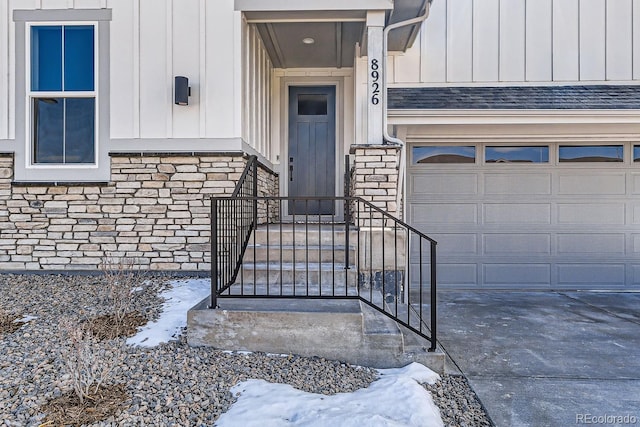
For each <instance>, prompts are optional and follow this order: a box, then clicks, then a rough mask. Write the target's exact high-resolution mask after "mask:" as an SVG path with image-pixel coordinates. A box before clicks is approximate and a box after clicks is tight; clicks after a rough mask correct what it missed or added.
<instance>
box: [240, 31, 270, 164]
mask: <svg viewBox="0 0 640 427" xmlns="http://www.w3.org/2000/svg"><path fill="white" fill-rule="evenodd" d="M242 38H243V41H244V42H243V44H242V64H243V65H242V70H243V78H242V80H243V82H244V88H243V103H242V104H243V107H242V122H243V128H242V137H243V139H244V140H245V141H247V142H249V143H250V144H251V145H252V146H253V148H255V149H256V150H257V151H258V152H260V153H263V154H264V155H265V156H266V157H267V158H271V156H272V154H273V153H272V151H273V150H272V147H271V142H270V141H271V116H272V114H271V98H272V96H271V95H272V91H271V88H272V77H273V65H272V63H271V60H270V59H269V56H268V54H267V51H266V49H265V47H264V44H263V42H262V39H261V38H260V35H259V34H258V31H257V29H256V26H255V25H253V24H247V23H246V22H245V21H244V19H243V21H242Z"/></svg>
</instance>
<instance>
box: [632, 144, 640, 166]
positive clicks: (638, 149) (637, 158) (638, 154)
mask: <svg viewBox="0 0 640 427" xmlns="http://www.w3.org/2000/svg"><path fill="white" fill-rule="evenodd" d="M633 161H634V162H640V145H634V146H633Z"/></svg>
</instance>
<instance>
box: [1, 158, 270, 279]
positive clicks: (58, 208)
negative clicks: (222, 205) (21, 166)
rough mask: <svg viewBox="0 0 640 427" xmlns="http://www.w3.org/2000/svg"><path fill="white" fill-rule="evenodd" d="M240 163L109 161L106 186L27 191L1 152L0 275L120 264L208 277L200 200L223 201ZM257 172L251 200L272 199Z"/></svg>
mask: <svg viewBox="0 0 640 427" xmlns="http://www.w3.org/2000/svg"><path fill="white" fill-rule="evenodd" d="M245 165H246V158H245V157H244V156H242V155H214V154H203V153H190V154H188V155H176V154H140V155H133V154H113V155H112V157H111V181H110V182H108V183H94V184H77V183H73V184H69V183H67V184H64V183H63V184H55V183H47V184H37V183H14V182H12V181H13V156H12V155H1V156H0V269H1V270H5V271H7V270H95V269H96V268H97V267H98V266H99V265H100V264H101V263H102V262H103V261H104V260H105V258H111V257H112V258H120V257H130V258H133V259H134V260H135V262H136V263H137V264H139V265H140V266H141V267H142V268H147V269H151V270H183V271H197V270H200V271H206V270H209V268H210V262H211V258H210V250H209V249H210V242H209V240H210V229H211V225H210V197H211V196H228V195H230V194H231V193H232V192H233V189H234V187H235V185H236V182H237V180H238V179H239V177H240V175H241V174H242V171H243V169H244V167H245ZM258 173H259V180H258V181H259V192H260V195H277V194H278V177H277V175H275V174H273V173H271V172H270V171H269V170H267V169H266V168H265V167H263V166H261V167H260V168H259V171H258ZM261 216H262V217H265V216H266V213H263V214H261Z"/></svg>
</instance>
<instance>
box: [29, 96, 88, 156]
mask: <svg viewBox="0 0 640 427" xmlns="http://www.w3.org/2000/svg"><path fill="white" fill-rule="evenodd" d="M33 102H34V103H33V116H34V150H33V162H34V163H59V164H63V163H93V162H94V161H95V99H94V98H35V99H34V101H33Z"/></svg>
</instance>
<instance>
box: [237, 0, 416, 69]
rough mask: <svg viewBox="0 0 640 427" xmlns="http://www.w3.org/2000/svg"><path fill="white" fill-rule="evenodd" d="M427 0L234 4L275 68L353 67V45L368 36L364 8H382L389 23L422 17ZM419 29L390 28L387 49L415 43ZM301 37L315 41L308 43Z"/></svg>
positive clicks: (254, 0) (240, 1) (270, 0)
mask: <svg viewBox="0 0 640 427" xmlns="http://www.w3.org/2000/svg"><path fill="white" fill-rule="evenodd" d="M426 3H427V0H395V4H394V2H392V1H391V0H298V1H295V2H292V1H288V0H235V8H236V10H241V11H243V12H244V16H245V18H246V19H247V22H249V23H251V24H255V25H256V26H257V28H258V31H259V33H260V36H261V37H262V40H263V41H264V44H265V47H266V49H267V52H268V54H269V57H270V58H271V60H272V62H273V63H274V66H276V67H277V68H307V67H335V68H340V67H352V66H353V60H354V57H355V46H356V44H357V43H360V44H361V45H362V43H363V41H364V40H363V38H364V36H365V34H366V31H365V21H366V15H367V11H368V10H385V11H386V13H387V24H392V23H396V22H399V21H403V20H405V19H410V18H415V17H416V16H418V15H420V13H421V12H422V11H423V10H424V8H425V6H426ZM419 29H420V26H419V25H414V26H411V27H407V28H401V29H397V30H393V31H392V32H391V33H390V34H389V50H395V51H404V50H406V49H407V48H408V47H410V46H411V45H412V44H413V41H414V40H415V37H416V35H417V33H418V31H419ZM305 38H313V39H314V40H315V43H313V44H311V45H306V44H304V43H303V42H302V40H303V39H305Z"/></svg>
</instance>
